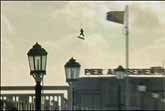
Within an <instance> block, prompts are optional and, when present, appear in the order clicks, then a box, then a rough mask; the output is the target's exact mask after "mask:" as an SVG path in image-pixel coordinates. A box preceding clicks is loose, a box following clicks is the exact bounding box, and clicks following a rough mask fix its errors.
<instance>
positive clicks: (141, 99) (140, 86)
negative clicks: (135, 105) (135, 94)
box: [137, 82, 146, 110]
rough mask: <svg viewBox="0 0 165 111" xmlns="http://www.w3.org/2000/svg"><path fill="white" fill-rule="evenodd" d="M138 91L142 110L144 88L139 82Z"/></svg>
mask: <svg viewBox="0 0 165 111" xmlns="http://www.w3.org/2000/svg"><path fill="white" fill-rule="evenodd" d="M137 89H138V91H139V92H140V108H141V109H142V110H144V98H143V97H144V93H145V92H146V86H145V85H144V84H143V83H142V82H141V83H140V84H139V85H138V86H137Z"/></svg>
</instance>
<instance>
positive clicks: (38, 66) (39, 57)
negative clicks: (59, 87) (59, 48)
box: [27, 43, 47, 111]
mask: <svg viewBox="0 0 165 111" xmlns="http://www.w3.org/2000/svg"><path fill="white" fill-rule="evenodd" d="M27 55H28V59H29V66H30V75H32V76H33V77H34V79H35V81H36V86H35V98H36V99H35V108H36V111H40V110H41V89H42V87H41V84H40V83H41V81H42V80H43V76H44V75H45V74H46V62H47V52H46V50H45V49H44V48H42V47H41V46H40V45H39V44H38V43H36V44H35V45H34V46H33V47H32V48H31V49H30V50H29V51H28V53H27Z"/></svg>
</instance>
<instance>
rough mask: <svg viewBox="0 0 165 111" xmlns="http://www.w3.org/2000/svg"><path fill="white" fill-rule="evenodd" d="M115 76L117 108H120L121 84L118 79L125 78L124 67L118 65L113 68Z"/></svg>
mask: <svg viewBox="0 0 165 111" xmlns="http://www.w3.org/2000/svg"><path fill="white" fill-rule="evenodd" d="M114 71H115V74H116V78H117V79H118V109H119V110H121V109H122V106H121V91H122V90H121V84H120V81H121V80H122V79H124V78H125V76H126V73H125V69H124V68H123V67H122V66H121V65H120V66H119V67H118V68H116V69H114Z"/></svg>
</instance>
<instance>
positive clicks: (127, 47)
mask: <svg viewBox="0 0 165 111" xmlns="http://www.w3.org/2000/svg"><path fill="white" fill-rule="evenodd" d="M128 13H129V12H128V5H126V7H125V14H124V15H125V16H124V17H125V18H124V20H125V23H124V28H125V36H126V41H125V48H126V58H125V64H126V69H128V68H129V27H128V22H129V20H128Z"/></svg>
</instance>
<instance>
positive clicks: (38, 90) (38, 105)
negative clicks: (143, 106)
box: [35, 82, 42, 111]
mask: <svg viewBox="0 0 165 111" xmlns="http://www.w3.org/2000/svg"><path fill="white" fill-rule="evenodd" d="M41 89H42V88H41V84H40V82H37V83H36V87H35V97H36V100H35V110H36V111H41Z"/></svg>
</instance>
